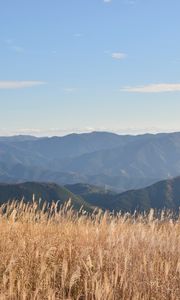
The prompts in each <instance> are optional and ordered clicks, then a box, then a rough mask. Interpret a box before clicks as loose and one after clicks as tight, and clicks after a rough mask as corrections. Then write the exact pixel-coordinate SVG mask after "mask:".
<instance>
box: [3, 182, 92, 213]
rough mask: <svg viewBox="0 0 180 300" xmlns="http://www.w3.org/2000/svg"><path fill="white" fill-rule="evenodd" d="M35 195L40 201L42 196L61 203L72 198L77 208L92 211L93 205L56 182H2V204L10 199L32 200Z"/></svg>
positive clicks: (47, 199) (43, 198) (48, 200)
mask: <svg viewBox="0 0 180 300" xmlns="http://www.w3.org/2000/svg"><path fill="white" fill-rule="evenodd" d="M33 195H35V199H36V200H37V201H38V200H39V199H40V198H41V199H42V200H43V201H46V202H52V201H59V202H60V204H63V203H64V202H66V201H68V200H69V199H71V201H72V205H73V207H74V208H75V209H80V207H81V206H83V207H84V209H86V210H88V211H91V210H92V207H91V206H90V205H89V204H88V203H86V202H85V201H84V200H83V199H82V198H81V197H78V196H77V195H74V194H73V193H72V192H70V191H69V190H68V189H66V188H65V187H61V186H59V185H57V184H54V183H37V182H26V183H21V184H0V204H2V203H4V202H7V201H8V200H13V199H14V200H21V199H22V198H24V200H25V201H26V202H27V201H32V198H33Z"/></svg>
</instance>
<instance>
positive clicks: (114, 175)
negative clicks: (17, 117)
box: [0, 132, 180, 193]
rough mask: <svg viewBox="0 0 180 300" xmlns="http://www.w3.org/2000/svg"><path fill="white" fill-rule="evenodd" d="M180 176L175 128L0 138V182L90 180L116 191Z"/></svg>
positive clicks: (179, 149) (179, 143)
mask: <svg viewBox="0 0 180 300" xmlns="http://www.w3.org/2000/svg"><path fill="white" fill-rule="evenodd" d="M178 175H180V133H161V134H144V135H137V136H134V135H118V134H114V133H109V132H92V133H87V134H70V135H67V136H64V137H51V138H48V137H45V138H37V137H33V136H13V137H0V182H2V183H11V184H12V183H21V182H25V181H35V182H47V183H48V182H54V183H56V184H59V185H66V184H77V183H83V184H90V185H97V186H100V187H103V188H105V189H108V190H113V191H115V192H119V193H120V192H125V191H127V190H130V189H139V188H144V187H146V186H148V185H151V184H153V183H155V182H157V181H160V180H163V179H168V178H172V177H176V176H178Z"/></svg>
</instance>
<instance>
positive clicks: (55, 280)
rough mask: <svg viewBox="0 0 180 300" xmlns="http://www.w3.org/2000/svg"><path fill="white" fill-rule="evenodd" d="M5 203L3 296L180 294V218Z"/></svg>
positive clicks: (0, 225) (0, 252)
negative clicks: (76, 211)
mask: <svg viewBox="0 0 180 300" xmlns="http://www.w3.org/2000/svg"><path fill="white" fill-rule="evenodd" d="M68 206H69V205H68V204H67V205H65V206H64V207H62V208H61V210H60V211H57V207H56V206H55V205H54V204H53V205H52V206H51V207H50V208H48V209H47V208H46V209H45V207H43V208H42V210H41V211H40V210H39V209H38V207H37V204H36V203H33V204H27V205H26V204H24V203H23V202H21V203H20V204H18V203H17V202H13V203H12V204H7V205H3V206H2V207H1V208H0V299H2V300H3V299H69V300H70V299H81V300H82V299H92V300H93V299H98V300H106V299H109V300H110V299H117V300H119V299H161V300H163V299H180V219H178V220H176V221H173V220H171V219H170V218H167V219H165V218H164V217H163V215H162V217H161V220H157V219H155V218H154V217H153V212H152V211H151V212H150V214H149V215H148V216H144V217H143V216H139V217H137V218H135V217H133V216H132V217H131V216H129V215H127V214H126V215H124V216H123V215H120V214H119V215H118V216H112V215H110V214H108V213H105V214H104V215H103V214H102V213H100V212H99V213H97V214H95V213H94V214H93V215H92V216H91V217H90V216H87V215H86V214H85V213H84V212H83V211H81V213H79V214H78V213H75V212H73V211H72V209H70V208H69V207H68Z"/></svg>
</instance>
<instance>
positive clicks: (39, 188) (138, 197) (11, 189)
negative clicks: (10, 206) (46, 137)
mask: <svg viewBox="0 0 180 300" xmlns="http://www.w3.org/2000/svg"><path fill="white" fill-rule="evenodd" d="M33 195H34V196H35V199H36V200H37V201H39V199H42V201H46V202H52V201H55V202H56V201H59V203H60V204H63V203H65V202H66V201H67V200H69V199H71V203H72V205H73V207H74V208H75V209H80V208H81V207H82V206H83V208H84V209H85V210H86V211H89V212H91V211H93V209H94V208H95V207H98V208H100V209H102V210H104V211H105V210H109V211H114V212H119V211H122V212H131V213H133V212H134V211H135V210H137V211H140V212H142V211H148V210H150V209H151V208H154V209H157V210H162V209H170V210H173V211H176V212H177V211H178V210H179V207H180V177H176V178H174V179H168V180H163V181H160V182H157V183H155V184H153V185H151V186H148V187H146V188H143V189H138V190H130V191H127V192H123V193H115V192H112V191H109V190H106V189H102V188H100V187H96V186H92V185H89V184H73V185H66V186H59V185H57V184H54V183H37V182H26V183H20V184H0V204H2V203H4V202H7V201H8V200H13V199H14V200H21V199H22V198H23V199H24V201H31V200H32V198H33Z"/></svg>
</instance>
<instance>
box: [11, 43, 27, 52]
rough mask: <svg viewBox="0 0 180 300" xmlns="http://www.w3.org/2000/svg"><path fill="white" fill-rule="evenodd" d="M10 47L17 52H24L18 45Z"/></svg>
mask: <svg viewBox="0 0 180 300" xmlns="http://www.w3.org/2000/svg"><path fill="white" fill-rule="evenodd" d="M11 49H12V50H13V51H15V52H17V53H23V52H24V48H23V47H20V46H15V45H14V46H12V47H11Z"/></svg>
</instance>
